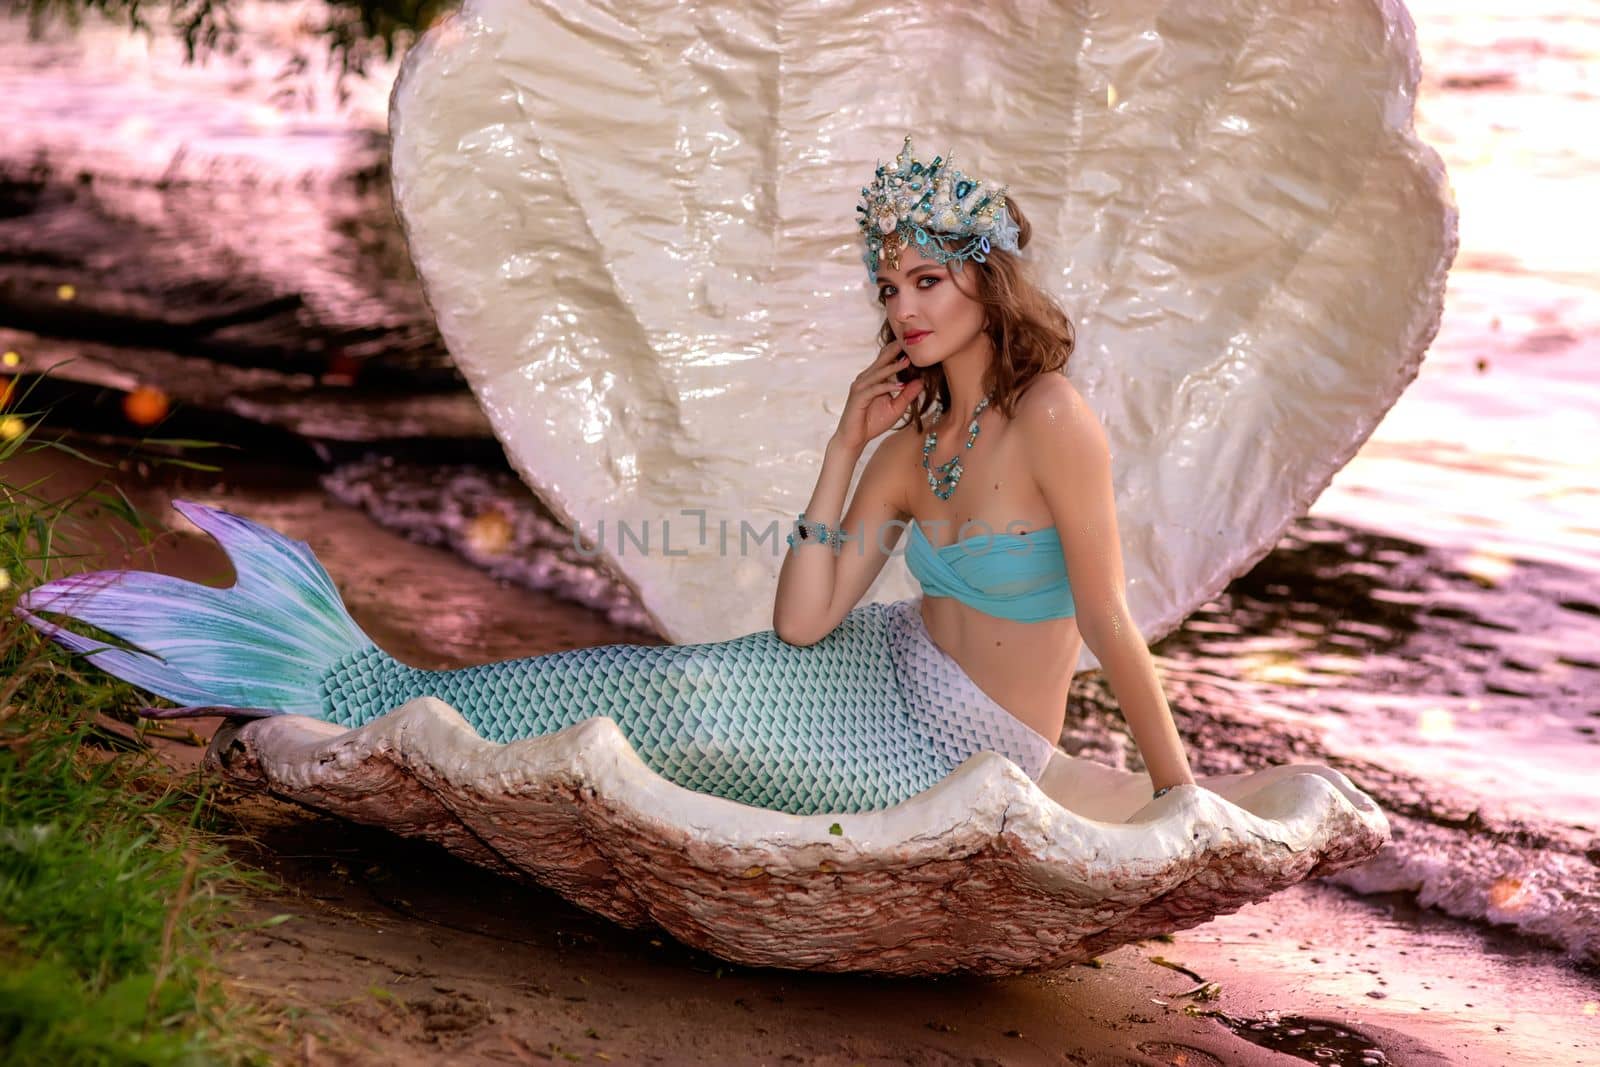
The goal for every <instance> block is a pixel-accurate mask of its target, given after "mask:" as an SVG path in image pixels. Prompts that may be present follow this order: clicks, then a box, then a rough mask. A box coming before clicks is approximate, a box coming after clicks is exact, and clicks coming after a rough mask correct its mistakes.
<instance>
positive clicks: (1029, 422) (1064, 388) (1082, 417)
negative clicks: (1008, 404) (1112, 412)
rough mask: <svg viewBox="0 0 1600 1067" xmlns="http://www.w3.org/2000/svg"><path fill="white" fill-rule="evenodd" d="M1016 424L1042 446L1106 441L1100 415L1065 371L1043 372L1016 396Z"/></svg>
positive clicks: (1024, 433) (1081, 445) (1083, 444)
mask: <svg viewBox="0 0 1600 1067" xmlns="http://www.w3.org/2000/svg"><path fill="white" fill-rule="evenodd" d="M1016 411H1017V414H1016V420H1017V428H1018V429H1019V430H1020V431H1021V432H1022V434H1023V435H1024V437H1025V438H1027V440H1028V441H1029V442H1030V443H1031V444H1035V445H1039V446H1054V447H1062V446H1069V447H1070V446H1074V445H1076V446H1079V447H1083V446H1092V445H1094V444H1095V443H1096V442H1100V441H1104V438H1105V435H1104V433H1103V431H1102V430H1101V427H1100V419H1099V416H1097V415H1096V414H1095V412H1094V409H1093V408H1091V407H1090V406H1089V402H1088V401H1087V400H1085V399H1084V398H1083V394H1082V393H1080V392H1079V391H1078V388H1077V386H1075V385H1073V384H1072V382H1070V381H1068V380H1067V376H1066V375H1065V374H1056V373H1050V374H1042V375H1040V376H1039V377H1038V378H1037V379H1036V380H1035V381H1033V382H1031V383H1029V385H1028V388H1027V389H1026V390H1024V391H1023V393H1022V396H1021V397H1019V398H1018V400H1017V409H1016Z"/></svg>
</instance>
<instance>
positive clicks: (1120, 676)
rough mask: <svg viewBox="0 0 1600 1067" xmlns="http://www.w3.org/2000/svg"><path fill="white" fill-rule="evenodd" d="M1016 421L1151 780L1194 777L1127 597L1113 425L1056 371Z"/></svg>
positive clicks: (1091, 635) (1089, 631)
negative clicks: (1110, 436) (1109, 428)
mask: <svg viewBox="0 0 1600 1067" xmlns="http://www.w3.org/2000/svg"><path fill="white" fill-rule="evenodd" d="M1017 425H1018V429H1019V430H1020V431H1021V432H1022V434H1023V439H1024V441H1025V442H1026V444H1027V452H1028V456H1029V460H1028V462H1029V466H1030V467H1031V469H1032V474H1033V477H1034V479H1035V480H1036V482H1037V483H1038V485H1039V489H1040V491H1041V492H1042V493H1043V494H1044V499H1045V503H1046V505H1047V506H1048V507H1049V509H1050V514H1051V517H1052V518H1053V519H1054V520H1055V524H1056V531H1057V533H1059V534H1060V535H1061V548H1062V552H1063V555H1064V556H1065V557H1066V564H1067V579H1068V582H1069V583H1070V584H1071V587H1072V598H1073V603H1074V604H1075V606H1076V609H1077V619H1078V632H1079V633H1080V634H1082V635H1083V641H1084V644H1086V645H1088V646H1089V649H1090V651H1092V652H1093V653H1094V654H1095V657H1096V658H1097V659H1099V661H1100V666H1101V668H1102V669H1103V670H1104V671H1105V673H1106V678H1107V680H1109V681H1110V683H1111V689H1112V692H1113V693H1115V694H1116V698H1117V704H1118V706H1119V707H1121V709H1122V715H1123V718H1125V719H1127V721H1128V725H1129V727H1130V728H1132V730H1133V739H1134V742H1135V743H1136V744H1137V745H1138V746H1139V752H1140V754H1141V755H1142V756H1143V757H1144V762H1145V767H1146V769H1147V770H1148V771H1149V772H1150V783H1151V786H1152V787H1153V788H1155V789H1158V790H1159V789H1161V788H1162V787H1164V786H1172V785H1179V784H1182V783H1192V782H1193V781H1194V775H1193V773H1192V772H1191V771H1190V770H1189V761H1188V758H1187V757H1186V756H1185V755H1184V751H1183V740H1182V738H1180V737H1179V735H1178V728H1177V726H1176V724H1174V723H1173V721H1172V711H1171V709H1170V708H1168V706H1167V698H1166V696H1165V694H1163V693H1162V691H1161V681H1160V679H1159V678H1157V676H1156V669H1155V662H1154V661H1153V660H1152V659H1151V657H1150V649H1149V648H1148V646H1146V644H1145V641H1144V637H1143V636H1142V635H1141V634H1140V633H1139V628H1138V627H1137V626H1136V625H1134V621H1133V617H1132V615H1131V614H1130V613H1129V611H1128V605H1127V602H1126V600H1125V597H1124V589H1125V587H1126V584H1127V583H1126V580H1125V579H1124V577H1123V573H1122V546H1121V544H1120V543H1119V540H1118V535H1117V509H1116V497H1115V493H1114V490H1113V488H1112V484H1111V449H1110V446H1109V445H1108V444H1107V442H1106V434H1105V429H1104V428H1103V427H1102V426H1101V425H1100V420H1099V418H1098V417H1097V416H1096V415H1095V413H1094V409H1093V408H1091V407H1090V406H1089V404H1088V402H1087V401H1086V400H1084V399H1083V396H1082V394H1080V393H1079V392H1078V390H1077V389H1076V388H1075V387H1074V386H1073V385H1072V383H1071V382H1069V381H1068V380H1067V379H1066V377H1065V376H1063V375H1057V374H1047V375H1045V376H1044V378H1042V379H1041V380H1039V381H1038V382H1035V383H1034V384H1033V385H1032V386H1030V387H1029V389H1028V392H1027V394H1026V396H1025V397H1024V398H1023V400H1022V402H1021V403H1019V404H1018V407H1017Z"/></svg>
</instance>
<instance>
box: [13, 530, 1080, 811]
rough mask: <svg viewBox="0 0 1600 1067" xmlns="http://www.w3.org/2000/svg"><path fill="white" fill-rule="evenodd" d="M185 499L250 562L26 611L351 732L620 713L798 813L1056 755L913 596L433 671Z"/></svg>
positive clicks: (298, 546)
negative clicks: (804, 625) (733, 634)
mask: <svg viewBox="0 0 1600 1067" xmlns="http://www.w3.org/2000/svg"><path fill="white" fill-rule="evenodd" d="M175 506H177V507H178V508H179V510H180V511H182V513H183V514H184V515H187V516H188V517H189V518H190V519H192V520H194V522H195V523H196V524H197V525H199V526H200V527H201V528H202V529H204V530H205V531H206V532H207V533H210V534H211V535H212V536H213V537H215V538H216V539H217V541H218V542H219V543H220V544H221V545H222V547H223V549H224V551H226V552H227V554H228V557H229V559H230V560H232V561H233V564H234V568H235V570H236V571H237V573H238V580H237V581H236V583H235V584H234V585H233V586H232V587H230V588H227V589H214V588H211V587H208V586H202V585H197V584H195V583H192V582H186V581H183V580H181V579H176V578H170V577H166V576H163V575H157V574H149V573H145V572H138V571H102V572H98V573H95V574H89V575H81V576H74V577H71V578H64V579H59V580H57V581H54V582H50V583H47V584H45V585H43V586H40V587H39V588H37V589H34V590H32V591H30V592H29V593H28V594H27V595H26V596H25V597H24V599H23V603H22V606H21V608H19V612H20V613H21V614H22V615H23V617H24V618H26V619H27V620H28V621H29V622H30V623H32V624H33V625H35V626H37V627H39V628H41V629H42V630H44V631H45V632H46V633H47V634H49V636H50V637H52V638H53V639H54V640H56V641H57V642H59V643H60V644H62V645H64V646H65V647H67V648H69V649H72V650H73V651H76V652H80V653H83V654H84V655H85V656H87V657H88V658H89V659H90V660H91V662H93V663H94V664H95V665H96V666H98V667H100V668H101V669H103V670H106V671H107V672H109V673H111V674H114V675H116V676H118V677H120V678H123V679H125V680H127V681H130V682H133V683H134V684H136V685H139V686H141V687H142V688H145V689H148V690H149V691H151V692H153V693H156V694H158V695H160V696H162V697H165V698H167V699H169V700H174V701H178V702H180V703H183V704H186V705H191V707H190V708H189V709H188V710H190V711H195V712H198V711H199V710H201V709H202V708H205V709H206V710H211V709H213V708H215V707H217V706H223V707H231V708H243V709H251V711H250V712H249V713H251V714H275V713H294V714H301V715H310V716H313V717H316V718H321V719H326V720H328V721H331V722H335V723H338V724H340V725H344V726H350V727H355V726H360V725H362V724H363V723H366V722H370V721H372V720H373V719H376V718H378V717H379V716H381V715H384V714H386V713H387V712H389V711H392V710H393V709H395V708H397V707H399V706H400V705H402V704H404V703H406V702H407V701H410V700H412V699H415V698H416V697H420V696H433V697H437V698H439V699H441V700H443V701H445V702H446V703H448V704H450V705H451V706H453V707H454V708H455V709H456V710H457V711H459V712H460V713H461V715H462V717H463V718H465V719H466V720H467V722H469V723H470V724H471V725H472V726H473V728H474V729H475V730H476V731H477V732H478V733H479V734H480V735H482V736H483V737H484V738H486V739H488V740H490V741H499V742H505V741H512V740H515V739H517V738H523V737H530V736H535V735H539V734H547V733H552V732H554V731H556V730H560V729H562V728H564V727H567V726H571V725H572V724H574V723H577V722H581V721H583V720H585V719H590V718H595V717H598V716H609V717H610V718H611V719H613V720H614V721H615V722H616V723H617V725H618V727H619V728H621V730H622V732H623V734H624V736H626V737H627V738H628V740H629V742H630V743H631V744H632V745H633V747H634V749H635V750H636V751H637V752H638V754H639V756H640V758H641V759H642V760H643V761H644V762H645V764H646V765H648V766H649V767H650V768H651V769H653V770H654V771H656V772H657V773H659V774H661V775H662V776H663V777H665V778H667V779H669V780H671V781H673V782H676V783H677V784H679V785H682V786H684V787H686V788H689V789H694V790H698V791H701V792H706V793H712V794H715V795H718V796H723V797H726V798H728V799H731V800H736V801H739V802H741V803H746V804H752V805H755V806H757V807H764V808H773V809H776V810H779V811H788V812H794V813H798V814H810V813H814V812H818V811H837V812H857V811H871V810H877V809H880V808H884V807H890V806H892V805H894V804H897V803H899V802H901V801H903V800H905V799H907V798H908V797H910V796H913V795H914V794H916V793H918V792H921V791H922V790H924V789H927V788H928V787H930V786H932V785H933V784H934V783H936V782H938V781H939V780H940V779H941V778H943V777H945V776H946V775H947V774H949V773H950V771H952V770H954V769H955V767H957V766H959V765H960V763H961V762H963V761H964V760H965V759H967V758H968V757H969V756H971V755H972V754H973V753H974V752H976V751H978V750H980V749H989V750H993V751H998V752H1000V753H1002V754H1004V755H1008V756H1010V757H1011V758H1013V760H1014V761H1016V762H1017V763H1019V765H1022V766H1023V768H1024V770H1025V771H1026V772H1027V773H1028V774H1029V775H1030V776H1031V777H1034V778H1037V777H1038V775H1039V774H1040V773H1042V771H1043V769H1044V763H1045V762H1046V761H1047V760H1048V758H1049V755H1050V753H1051V752H1053V751H1054V745H1053V743H1051V742H1050V741H1049V740H1048V739H1046V738H1043V737H1042V736H1041V735H1039V734H1038V733H1036V732H1034V731H1033V730H1032V729H1030V728H1029V727H1027V726H1026V725H1025V724H1023V723H1022V722H1021V720H1019V719H1016V718H1015V717H1014V716H1012V715H1011V714H1010V713H1009V712H1007V711H1006V710H1005V709H1004V708H1001V707H1000V706H999V705H997V704H995V703H994V702H993V701H992V700H990V699H989V698H988V697H987V696H986V695H984V694H983V693H982V691H981V690H979V689H977V687H976V686H975V685H974V684H973V683H972V682H971V680H970V679H969V678H968V677H967V676H966V674H965V673H964V672H962V671H961V669H960V667H959V666H958V665H956V663H955V662H954V660H952V659H951V658H950V657H949V656H947V655H945V654H944V653H943V652H942V651H941V650H940V649H939V648H938V647H937V646H936V645H934V644H933V642H932V641H931V639H929V638H928V636H927V632H926V630H925V628H924V627H923V625H922V618H921V614H920V612H919V611H918V610H917V605H916V603H915V601H910V600H905V601H899V602H897V603H895V604H882V603H872V604H865V605H861V606H859V607H857V608H856V609H855V610H853V611H851V612H850V613H849V614H848V615H847V616H845V618H844V620H843V621H842V622H841V623H840V625H839V626H838V627H837V628H836V629H835V630H834V631H833V633H831V634H829V635H828V636H827V637H826V638H824V639H823V640H821V641H819V642H817V643H816V644H814V645H809V646H804V647H802V646H796V645H791V644H789V643H787V642H785V641H783V640H782V639H781V638H779V637H778V636H777V634H776V633H775V632H774V631H772V630H760V631H756V632H753V633H749V634H745V635H744V636H742V637H737V638H734V639H732V640H729V641H717V642H707V643H702V644H690V645H627V644H613V645H601V646H597V647H593V648H581V649H572V650H567V651H561V652H553V653H548V654H546V655H541V656H530V657H527V658H523V659H516V660H506V661H503V662H499V663H490V664H485V665H483V666H477V667H468V668H464V669H460V670H424V669H421V668H417V667H411V666H408V665H406V664H404V663H401V662H399V661H398V660H396V659H394V658H393V657H392V656H390V655H389V654H387V653H386V652H384V651H383V650H382V649H379V648H378V647H377V646H376V645H375V644H374V643H373V642H372V640H371V639H370V638H369V637H367V635H366V634H364V633H363V632H362V631H361V629H360V628H359V627H358V626H356V624H355V623H354V622H353V621H352V620H351V619H350V617H349V615H348V613H347V612H346V610H345V608H344V605H343V602H342V601H341V600H340V598H339V595H338V592H337V590H336V589H335V587H334V585H333V581H332V579H331V578H330V577H329V576H328V574H327V572H326V571H325V570H324V569H323V568H322V566H321V564H319V563H318V562H317V560H316V557H315V556H314V555H313V554H312V553H311V550H310V549H309V548H308V547H307V546H306V545H305V544H304V543H303V542H298V541H293V540H291V539H289V538H286V537H284V536H283V535H281V534H279V533H277V532H275V531H273V530H271V529H269V528H267V527H265V526H261V525H259V524H257V523H253V522H250V521H248V520H246V519H242V518H239V517H237V516H234V515H230V514H228V513H227V512H224V511H220V510H217V509H215V508H207V507H203V506H200V505H196V504H192V503H176V504H175ZM36 611H50V612H57V613H61V614H65V615H70V616H73V617H75V618H77V619H79V620H80V621H82V622H87V623H90V624H92V625H94V626H97V627H99V628H101V629H102V630H105V631H107V632H109V633H111V634H114V635H116V636H117V637H119V638H121V639H123V640H125V641H128V642H130V643H132V644H134V645H136V646H138V648H137V650H124V649H119V648H115V647H113V646H111V645H108V644H106V643H104V642H100V641H95V640H93V639H90V638H85V637H82V636H79V635H77V634H73V633H71V632H70V631H67V630H65V629H62V628H61V627H59V626H57V625H55V624H53V623H50V622H48V621H46V620H45V619H43V618H41V617H39V616H38V615H36V614H34V612H36Z"/></svg>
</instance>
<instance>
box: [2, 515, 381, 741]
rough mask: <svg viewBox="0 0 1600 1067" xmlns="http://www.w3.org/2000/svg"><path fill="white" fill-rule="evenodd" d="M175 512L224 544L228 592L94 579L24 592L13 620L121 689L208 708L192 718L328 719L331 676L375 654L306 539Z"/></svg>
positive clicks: (129, 578)
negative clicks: (83, 627)
mask: <svg viewBox="0 0 1600 1067" xmlns="http://www.w3.org/2000/svg"><path fill="white" fill-rule="evenodd" d="M173 507H175V508H177V509H178V511H180V512H181V513H183V514H184V515H185V516H187V517H188V518H189V519H190V520H191V521H193V522H194V524H195V525H196V526H198V527H200V528H201V529H202V530H204V531H205V532H206V533H208V534H210V535H211V536H212V537H214V538H216V539H217V542H218V543H219V544H220V545H221V546H222V549H223V551H224V552H226V553H227V554H228V559H229V560H231V561H232V563H233V568H234V570H235V572H236V573H237V575H238V577H237V580H236V581H235V582H234V584H233V585H232V586H230V587H228V588H226V589H215V588H212V587H211V586H205V585H200V584H198V583H195V582H188V581H184V580H183V579H181V578H172V577H168V576H167V575H164V574H153V573H150V572H148V571H96V572H94V573H92V574H81V575H73V576H71V577H68V578H59V579H57V580H55V581H53V582H47V583H45V584H44V585H41V586H39V587H38V588H36V589H32V590H29V591H28V593H27V594H26V595H24V596H23V598H22V601H21V603H20V605H19V606H18V607H17V609H16V612H17V614H18V615H20V616H22V618H23V619H25V620H27V622H29V623H30V624H31V625H33V626H35V627H36V628H38V629H39V630H40V631H42V632H43V633H44V634H45V635H46V636H48V637H50V638H51V639H52V640H54V641H55V642H56V643H57V644H59V645H61V646H63V647H64V648H68V649H71V650H72V651H74V652H78V653H81V654H83V655H84V656H85V657H86V658H87V659H88V660H89V661H90V662H91V663H93V664H94V665H95V666H96V667H99V668H100V669H101V670H104V671H106V672H108V673H110V674H114V675H116V676H117V677H118V678H121V679H123V680H124V681H128V682H132V683H133V684H134V685H137V686H139V687H141V688H143V689H147V690H149V691H150V692H152V693H155V694H157V695H158V696H162V697H165V698H166V699H168V700H173V701H177V702H178V703H180V704H185V705H191V706H193V705H210V706H209V707H191V708H189V709H187V710H188V712H189V713H190V714H202V713H210V714H216V713H218V712H220V711H222V710H223V709H224V708H239V709H252V710H251V711H247V712H245V713H246V714H255V715H262V714H282V713H289V714H298V715H314V716H317V717H323V716H324V715H325V714H326V709H325V707H324V704H323V698H322V692H321V689H322V680H323V678H324V677H326V675H327V673H328V671H329V669H330V668H332V667H333V665H334V664H335V663H337V662H338V661H339V660H341V659H343V658H344V657H346V656H349V655H351V654H352V653H356V652H361V651H364V650H366V649H370V648H375V647H376V646H375V645H374V644H373V641H372V639H371V638H370V637H368V636H367V635H366V634H365V633H363V632H362V631H361V628H360V627H359V626H357V625H356V624H355V621H354V620H353V619H351V618H350V615H349V613H348V612H347V611H346V610H345V606H344V602H343V601H342V600H341V599H340V598H339V591H338V589H336V588H335V587H334V584H333V579H332V578H330V577H328V572H327V571H325V570H323V568H322V564H320V563H318V562H317V558H316V556H314V555H313V554H312V552H311V549H310V547H309V546H307V545H306V543H305V542H303V541H295V540H292V539H290V538H287V537H285V536H283V535H282V534H280V533H278V532H277V531H275V530H271V529H268V528H267V527H265V526H262V525H260V524H259V523H254V522H250V521H249V520H247V519H242V518H240V517H239V516H237V515H232V514H229V513H228V512H226V511H223V510H221V509H219V508H211V507H205V506H203V505H200V504H195V503H192V502H189V501H176V500H175V501H173ZM36 611H47V612H57V613H60V614H62V615H66V616H69V617H71V618H75V619H77V620H79V621H81V622H86V623H89V624H90V625H92V626H97V627H99V628H100V629H102V630H105V631H106V632H107V633H111V634H114V635H115V636H117V637H118V638H120V639H122V640H124V641H126V642H128V643H129V644H131V645H134V646H137V649H138V651H130V650H127V649H122V648H117V647H115V646H113V645H108V644H106V643H105V642H103V641H96V640H94V639H93V638H89V637H83V636H80V635H78V634H75V633H72V632H70V631H68V630H65V629H63V628H62V627H61V626H58V625H57V624H55V623H52V622H49V621H47V620H45V619H43V618H40V617H39V616H38V615H36V614H34V612H36ZM184 710H185V709H177V710H176V711H174V710H169V711H168V712H167V713H166V714H167V715H169V716H170V715H174V714H182V713H183V712H184Z"/></svg>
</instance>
